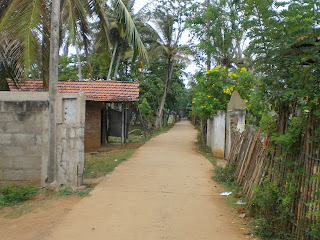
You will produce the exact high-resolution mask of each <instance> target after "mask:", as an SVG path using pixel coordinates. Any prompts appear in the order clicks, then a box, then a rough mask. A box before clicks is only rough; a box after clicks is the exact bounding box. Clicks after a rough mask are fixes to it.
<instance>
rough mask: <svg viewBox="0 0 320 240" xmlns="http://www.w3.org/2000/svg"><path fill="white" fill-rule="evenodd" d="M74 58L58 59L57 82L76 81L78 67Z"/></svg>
mask: <svg viewBox="0 0 320 240" xmlns="http://www.w3.org/2000/svg"><path fill="white" fill-rule="evenodd" d="M77 64H78V63H77V60H76V57H67V56H62V57H60V58H59V80H77V79H78V75H77V74H78V66H77Z"/></svg>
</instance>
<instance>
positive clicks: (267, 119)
mask: <svg viewBox="0 0 320 240" xmlns="http://www.w3.org/2000/svg"><path fill="white" fill-rule="evenodd" d="M277 120H278V116H277V115H276V114H275V113H273V114H272V113H268V114H265V115H263V116H262V118H261V121H260V128H261V130H262V132H264V133H268V134H269V135H271V134H273V133H276V132H277Z"/></svg>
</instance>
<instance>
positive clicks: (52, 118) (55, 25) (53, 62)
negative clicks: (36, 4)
mask: <svg viewBox="0 0 320 240" xmlns="http://www.w3.org/2000/svg"><path fill="white" fill-rule="evenodd" d="M51 16H52V17H51V34H50V61H49V140H48V141H49V158H48V161H47V179H46V182H47V183H51V182H53V181H55V180H57V170H58V168H57V164H58V163H57V154H56V150H57V149H56V147H57V144H56V95H57V93H58V77H59V68H58V65H59V32H60V28H59V27H60V0H55V1H52V12H51Z"/></svg>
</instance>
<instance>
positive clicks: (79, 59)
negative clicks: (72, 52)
mask: <svg viewBox="0 0 320 240" xmlns="http://www.w3.org/2000/svg"><path fill="white" fill-rule="evenodd" d="M75 47H76V52H77V59H78V78H79V81H82V73H81V57H80V52H79V46H78V43H77V41H76V43H75Z"/></svg>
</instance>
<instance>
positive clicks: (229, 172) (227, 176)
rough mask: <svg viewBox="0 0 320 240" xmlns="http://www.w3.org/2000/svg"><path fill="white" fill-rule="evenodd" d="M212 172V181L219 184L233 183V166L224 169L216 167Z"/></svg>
mask: <svg viewBox="0 0 320 240" xmlns="http://www.w3.org/2000/svg"><path fill="white" fill-rule="evenodd" d="M213 171H214V175H213V177H212V178H213V180H215V181H217V182H220V183H228V184H232V183H234V181H235V178H234V165H226V166H225V167H221V166H217V167H216V168H215V169H214V170H213Z"/></svg>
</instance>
